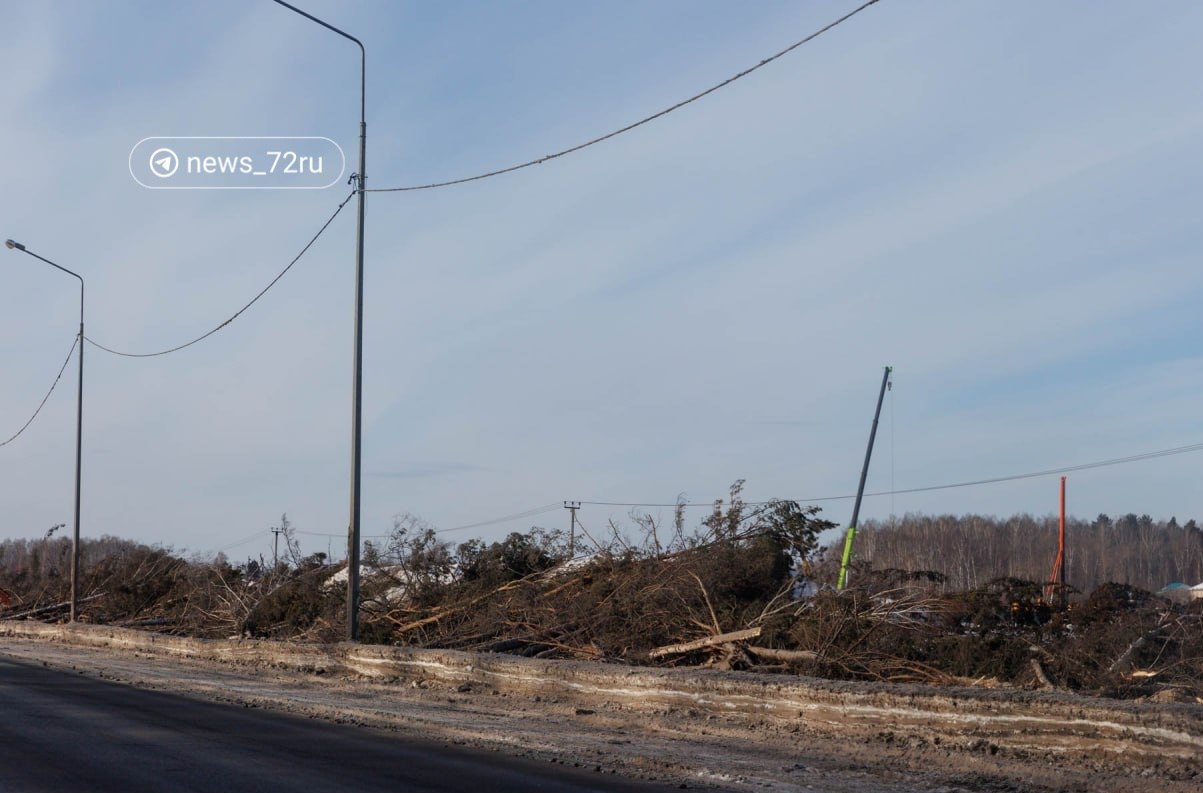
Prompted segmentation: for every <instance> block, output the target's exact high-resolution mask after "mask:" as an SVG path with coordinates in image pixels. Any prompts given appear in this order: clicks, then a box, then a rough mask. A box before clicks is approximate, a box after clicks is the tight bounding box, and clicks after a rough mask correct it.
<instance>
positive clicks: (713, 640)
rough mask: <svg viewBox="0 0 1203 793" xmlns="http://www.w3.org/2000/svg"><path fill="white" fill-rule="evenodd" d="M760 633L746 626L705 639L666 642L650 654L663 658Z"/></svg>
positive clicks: (748, 637)
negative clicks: (680, 642) (742, 628)
mask: <svg viewBox="0 0 1203 793" xmlns="http://www.w3.org/2000/svg"><path fill="white" fill-rule="evenodd" d="M759 635H760V628H759V627H756V628H745V629H744V630H742V631H732V632H731V633H720V634H718V635H717V636H707V637H705V638H704V639H696V640H694V641H692V642H684V643H682V644H666V645H665V646H663V647H657V648H656V649H654V650H652V651H651V652H650V653H648V655H650V656H651V657H652V658H661V657H663V656H665V655H680V654H682V653H690V652H693V651H694V650H701V649H704V648H706V647H717V646H719V645H720V644H729V643H731V642H741V641H745V640H747V639H755V638H756V637H757V636H759Z"/></svg>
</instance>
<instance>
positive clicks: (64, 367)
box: [0, 334, 79, 446]
mask: <svg viewBox="0 0 1203 793" xmlns="http://www.w3.org/2000/svg"><path fill="white" fill-rule="evenodd" d="M78 344H79V335H78V334H77V335H76V336H75V340H74V341H72V342H71V349H69V350H67V359H66V360H65V361H63V365H62V366H61V367H60V368H59V370H58V374H57V375H55V378H54V382H53V383H51V384H50V390H49V391H47V392H46V396H44V397H42V401H41V402H40V403H38V408H37V410H35V411H34V412H33V415H32V416H30V417H29V420H28V421H26V422H25V424H23V425H22V426H21V429H19V430H17V431H16V432H15V433H14V434H13V436H12V437H11V438H9V439H8V440H6V441H4V442H3V443H0V446H7V445H8V444H10V443H12V442H13V441H15V440H16V439H17V438H19V437H21V433H23V432H25V430H27V429H29V425H30V424H33V420H34V419H36V418H37V417H38V414H39V413H41V412H42V408H44V407H45V406H46V401H47V400H48V399H50V395H51V394H53V393H54V389H55V387H56V386H57V385H58V381H59V380H62V379H63V372H65V371H67V364H69V363H71V356H72V355H74V354H75V347H76V345H78Z"/></svg>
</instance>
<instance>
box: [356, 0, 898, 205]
mask: <svg viewBox="0 0 1203 793" xmlns="http://www.w3.org/2000/svg"><path fill="white" fill-rule="evenodd" d="M876 2H878V0H868V2H867V3H864V4H863V5H861V6H859V7H858V8H856V9H854V10H852V11H849V12H848V13H847V14H844V15H843V16H842V17H840V18H839V19H837V20H835V21H834V22H830V23H828V24H827V25H824V26H823V27H821V28H819V29H818V30H816V31H815V32H814V33H811V34H810V35H809V36H806V37H805V38H803V39H799V40H798V41H795V42H794V43H793V44H791V45H789V46H788V47H786V48H785V49H783V50H781V51H780V52H777V53H775V54H773V55H770V56H769V57H767V58H765V59H764V60H762V61H760V62H759V63H757V64H756V65H755V66H750V67H748V68H747V69H744V70H743V71H742V72H739V73H738V74H734V75H732V76H731V77H728V78H727V79H726V80H723V81H722V82H721V83H717V84H716V85H712V86H710V87H709V88H707V89H706V90H705V91H702V92H701V93H697V94H694V95H693V96H691V97H689V98H688V99H683V100H681V101H680V102H677V103H676V104H675V105H671V106H670V107H666V108H665V109H663V110H661V111H660V112H658V113H653V114H652V115H650V116H647V117H646V118H641V119H639V120H638V121H635V122H633V123H631V124H627V125H626V126H625V127H621V128H620V129H616V130H614V131H613V132H607V133H606V134H605V135H600V136H598V137H596V138H593V139H592V140H587V141H585V142H584V143H578V144H577V145H575V146H572V147H570V148H567V149H563V150H561V151H557V152H556V153H554V154H548V155H545V156H543V157H539V158H537V159H534V160H528V161H527V162H523V163H519V164H518V165H511V166H509V167H508V168H498V169H496V170H493V171H488V172H486V173H481V174H477V175H476V176H465V177H462V178H460V179H450V180H448V181H445V182H431V183H429V184H419V185H410V186H407V187H376V188H370V189H368V190H365V191H364V192H368V193H404V192H411V191H414V190H432V189H434V188H436V187H451V186H452V185H457V184H465V183H467V182H476V181H480V180H481V179H488V178H490V177H493V176H501V175H502V174H507V173H513V172H514V171H521V170H522V169H523V168H530V167H531V166H534V165H542V164H543V163H545V162H548V161H549V160H554V159H557V158H559V157H563V156H564V155H566V154H573V153H575V152H578V151H581V150H582V149H587V148H589V147H590V146H595V145H597V144H598V143H602V142H604V141H607V140H609V139H610V138H615V137H618V136H619V135H621V134H623V133H624V132H630V131H631V130H633V129H636V128H637V127H642V126H643V125H644V124H648V123H650V122H652V121H655V120H656V119H658V118H662V117H664V116H667V115H668V114H669V113H671V112H673V111H674V110H679V109H680V108H683V107H685V106H686V105H688V104H691V103H693V102H696V101H698V100H699V99H701V98H702V97H705V96H708V95H710V94H712V93H714V92H715V91H717V90H719V89H720V88H725V87H727V86H728V85H730V84H731V83H733V82H735V81H736V80H739V79H740V78H743V77H747V76H748V75H749V74H751V73H752V72H754V71H756V70H757V69H760V68H761V67H764V66H767V65H769V64H770V63H772V62H773V61H775V60H777V59H778V58H781V57H783V56H785V55H788V54H789V53H791V52H793V51H794V50H796V49H797V48H798V47H801V46H802V45H803V44H806V43H807V42H809V41H813V40H814V39H816V38H818V37H819V36H821V35H823V34H824V33H826V32H827V31H829V30H831V29H832V28H834V27H836V26H837V25H839V24H841V23H843V22H846V21H848V20H849V19H851V18H852V17H854V16H856V15H857V14H859V13H860V12H861V11H864V10H865V9H866V8H868V7H869V6H871V5H873V4H874V3H876Z"/></svg>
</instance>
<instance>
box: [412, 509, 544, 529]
mask: <svg viewBox="0 0 1203 793" xmlns="http://www.w3.org/2000/svg"><path fill="white" fill-rule="evenodd" d="M560 506H561V505H560V504H545V505H544V506H541V507H535V508H534V509H528V510H527V511H526V512H519V513H517V514H514V515H506V516H504V517H501V518H492V519H490V520H482V521H480V522H479V523H467V524H465V525H463V526H452V527H451V528H449V529H439V530H438V531H436V532H435V533H436V534H446V533H448V532H452V531H466V530H467V529H479V528H481V527H482V526H494V525H496V524H498V523H509V522H510V521H513V520H521V519H522V518H533V517H535V516H536V515H543V514H546V513H548V512H552V511H554V510H557V509H560Z"/></svg>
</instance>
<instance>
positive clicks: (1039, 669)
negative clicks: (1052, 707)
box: [1032, 658, 1057, 688]
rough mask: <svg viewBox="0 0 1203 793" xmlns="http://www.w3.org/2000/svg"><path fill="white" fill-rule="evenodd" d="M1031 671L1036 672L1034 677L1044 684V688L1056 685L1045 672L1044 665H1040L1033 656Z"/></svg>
mask: <svg viewBox="0 0 1203 793" xmlns="http://www.w3.org/2000/svg"><path fill="white" fill-rule="evenodd" d="M1032 671H1033V672H1035V673H1036V679H1037V680H1039V681H1040V685H1042V686H1044V687H1045V688H1056V687H1057V686H1056V684H1055V683H1053V681H1052V680H1050V679H1049V676H1048V675H1047V674H1045V671H1044V667H1043V666H1041V665H1040V662H1039V661H1038V660H1036V659H1035V658H1033V659H1032Z"/></svg>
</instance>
